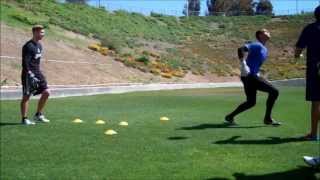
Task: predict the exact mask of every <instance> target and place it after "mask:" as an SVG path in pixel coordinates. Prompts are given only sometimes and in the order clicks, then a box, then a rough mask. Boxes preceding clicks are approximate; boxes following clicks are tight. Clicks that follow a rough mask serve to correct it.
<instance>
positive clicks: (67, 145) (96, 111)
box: [0, 88, 320, 180]
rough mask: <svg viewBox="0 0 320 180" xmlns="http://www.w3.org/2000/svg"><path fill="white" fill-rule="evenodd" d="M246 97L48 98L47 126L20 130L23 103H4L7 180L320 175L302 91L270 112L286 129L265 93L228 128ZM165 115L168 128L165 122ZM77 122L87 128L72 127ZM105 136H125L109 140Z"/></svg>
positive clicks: (231, 92) (2, 174) (208, 93)
mask: <svg viewBox="0 0 320 180" xmlns="http://www.w3.org/2000/svg"><path fill="white" fill-rule="evenodd" d="M243 100H244V96H243V92H242V90H241V89H238V88H227V89H226V88H223V89H195V90H177V91H159V92H139V93H128V94H117V95H98V96H87V97H70V98H60V99H50V101H49V103H48V105H47V108H46V113H45V114H46V116H47V117H48V118H49V119H50V120H51V122H50V124H37V125H35V126H23V125H20V124H19V123H20V116H19V101H1V121H0V123H1V124H0V125H1V126H0V128H1V129H0V130H1V147H0V148H1V151H0V152H1V159H0V160H1V164H0V166H1V168H0V170H1V171H0V179H68V180H71V179H86V180H87V179H108V180H109V179H121V180H122V179H137V180H141V179H148V180H150V179H165V180H167V179H179V180H180V179H217V180H218V179H273V180H275V179H299V180H304V179H317V178H320V172H319V170H317V169H312V168H308V167H307V166H306V165H305V164H304V162H303V160H302V156H303V155H311V156H315V155H319V148H320V146H319V145H318V143H317V142H315V141H313V142H312V141H301V140H300V139H299V137H300V136H302V135H304V134H305V133H306V132H307V130H308V128H309V108H310V107H309V104H308V103H306V102H305V101H304V89H303V88H281V89H280V96H279V99H278V101H277V103H276V106H275V109H274V113H273V114H274V117H275V118H276V119H277V120H280V121H281V122H282V123H283V125H282V126H280V127H270V126H265V125H263V123H262V119H263V115H264V110H265V100H266V95H265V94H263V93H260V94H259V97H258V100H257V101H258V102H257V106H256V107H254V108H253V109H252V110H250V111H248V112H245V113H243V114H241V115H239V116H238V117H237V119H236V120H237V122H238V123H239V125H238V126H234V127H228V126H226V125H224V124H223V123H222V122H223V119H224V116H225V115H226V114H227V113H228V112H229V111H231V110H232V109H233V108H235V107H236V106H237V105H238V104H239V103H240V102H241V101H243ZM35 105H36V101H35V100H33V101H31V106H30V112H34V110H35ZM30 114H31V113H30ZM30 116H31V115H30ZM161 116H167V117H169V118H170V121H168V122H166V123H161V122H160V120H159V118H160V117H161ZM75 118H81V119H82V120H83V121H84V123H82V124H74V123H72V120H73V119H75ZM97 119H102V120H105V121H106V124H105V125H96V124H95V121H96V120H97ZM120 121H127V122H128V123H129V126H128V127H121V126H118V123H119V122H120ZM107 129H114V130H116V131H117V132H118V134H117V135H114V136H107V135H105V134H104V131H105V130H107Z"/></svg>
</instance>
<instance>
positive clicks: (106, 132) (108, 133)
mask: <svg viewBox="0 0 320 180" xmlns="http://www.w3.org/2000/svg"><path fill="white" fill-rule="evenodd" d="M104 134H105V135H110V136H112V135H115V134H118V133H117V132H116V131H114V130H112V129H109V130H106V131H105V132H104Z"/></svg>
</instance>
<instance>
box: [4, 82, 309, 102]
mask: <svg viewBox="0 0 320 180" xmlns="http://www.w3.org/2000/svg"><path fill="white" fill-rule="evenodd" d="M272 83H273V84H274V85H276V86H304V85H305V80H304V79H290V80H281V81H273V82H272ZM223 87H242V83H241V82H223V83H177V84H171V83H169V84H167V83H157V84H139V83H134V84H118V85H117V84H113V85H97V86H83V85H82V86H50V91H51V96H50V98H61V97H72V96H89V95H98V94H121V93H128V92H139V91H159V90H177V89H201V88H223ZM0 95H1V100H16V99H21V96H22V90H21V87H2V88H1V91H0ZM33 98H39V97H38V96H36V97H33Z"/></svg>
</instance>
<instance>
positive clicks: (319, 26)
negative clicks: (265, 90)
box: [295, 6, 320, 140]
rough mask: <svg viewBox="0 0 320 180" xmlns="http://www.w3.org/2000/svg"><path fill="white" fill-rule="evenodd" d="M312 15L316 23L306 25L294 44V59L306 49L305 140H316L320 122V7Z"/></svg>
mask: <svg viewBox="0 0 320 180" xmlns="http://www.w3.org/2000/svg"><path fill="white" fill-rule="evenodd" d="M314 15H315V18H316V22H314V23H311V24H309V25H307V26H306V27H305V28H304V29H303V31H302V33H301V35H300V37H299V40H298V42H297V43H296V50H295V57H296V58H299V57H301V56H302V55H301V53H302V51H303V49H305V48H307V71H306V100H307V101H311V106H312V107H311V131H310V132H309V133H308V134H307V135H306V136H305V139H309V140H316V139H318V137H317V129H318V128H317V127H318V122H319V120H320V6H318V7H317V8H316V9H315V11H314Z"/></svg>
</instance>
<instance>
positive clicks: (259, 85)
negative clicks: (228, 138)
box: [225, 29, 280, 126]
mask: <svg viewBox="0 0 320 180" xmlns="http://www.w3.org/2000/svg"><path fill="white" fill-rule="evenodd" d="M270 37H271V36H270V33H269V32H268V31H267V30H266V29H262V30H259V31H257V32H256V38H257V41H256V42H252V43H248V44H245V45H244V46H243V47H240V48H239V49H238V56H239V60H240V64H241V81H242V83H243V85H244V91H245V94H246V96H247V100H246V101H245V102H244V103H242V104H241V105H239V106H238V107H237V108H236V109H235V110H234V111H233V112H231V113H230V114H228V115H227V116H226V117H225V123H227V124H235V120H234V118H235V116H237V115H238V114H240V113H241V112H244V111H246V110H248V109H250V108H252V107H254V106H255V104H256V98H257V91H263V92H266V93H268V100H267V103H266V106H267V108H266V113H265V116H264V124H267V125H274V126H277V125H280V123H279V122H277V121H275V120H273V119H272V117H271V113H272V108H273V106H274V104H275V102H276V100H277V98H278V96H279V91H278V90H277V89H276V88H275V87H274V86H272V85H271V84H270V83H269V82H268V81H266V80H265V79H263V78H262V77H260V75H259V71H260V67H261V65H262V64H263V63H264V62H265V60H266V59H267V56H268V49H267V48H266V47H265V44H266V42H267V41H268V40H269V39H270Z"/></svg>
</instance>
